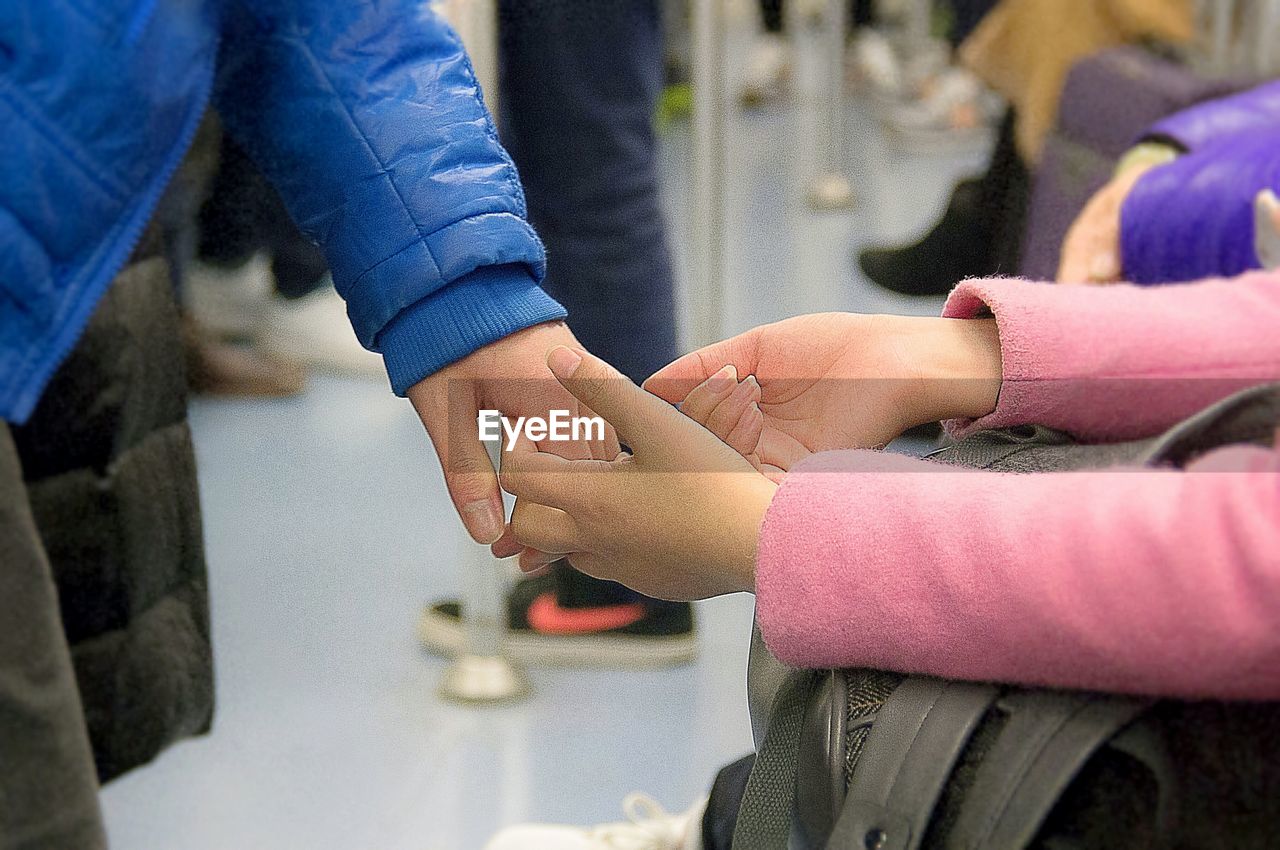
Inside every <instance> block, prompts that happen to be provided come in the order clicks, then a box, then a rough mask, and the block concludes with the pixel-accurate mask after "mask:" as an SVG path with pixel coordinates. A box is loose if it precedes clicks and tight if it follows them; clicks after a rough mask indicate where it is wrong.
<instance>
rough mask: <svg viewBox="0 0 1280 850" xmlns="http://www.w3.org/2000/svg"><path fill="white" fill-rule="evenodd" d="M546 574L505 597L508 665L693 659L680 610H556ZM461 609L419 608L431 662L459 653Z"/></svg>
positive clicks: (685, 612) (674, 606)
mask: <svg viewBox="0 0 1280 850" xmlns="http://www.w3.org/2000/svg"><path fill="white" fill-rule="evenodd" d="M556 587H557V585H556V577H555V575H554V574H548V575H544V576H539V577H538V578H533V579H526V580H524V581H521V582H518V583H517V584H516V585H515V587H514V588H513V589H512V590H511V593H510V595H509V596H508V597H507V624H508V628H509V632H508V634H507V638H506V651H507V654H508V655H509V656H510V657H511V659H512V660H513V661H518V662H521V663H524V664H542V665H555V666H565V667H623V668H652V667H668V666H671V665H674V664H684V663H687V662H689V661H692V660H693V659H694V658H695V657H696V656H697V654H698V642H697V638H696V637H695V635H694V630H693V609H692V607H691V606H690V605H689V603H687V602H663V601H660V600H656V599H645V600H641V601H634V602H624V603H621V604H611V605H574V606H572V607H566V606H562V605H561V604H560V602H559V601H558V594H557V592H556ZM461 612H462V605H461V604H460V603H459V602H457V601H456V600H448V601H445V602H437V603H435V604H434V605H430V606H428V607H427V609H426V610H425V611H423V613H422V618H421V619H420V620H419V621H418V637H419V638H420V639H421V640H422V643H423V644H424V645H425V646H426V647H427V649H429V650H431V651H432V652H434V653H436V654H438V655H449V656H452V655H457V654H459V653H461V652H462V651H463V650H464V648H465V645H466V635H465V631H464V628H463V623H462V616H461Z"/></svg>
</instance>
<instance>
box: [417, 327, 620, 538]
mask: <svg viewBox="0 0 1280 850" xmlns="http://www.w3.org/2000/svg"><path fill="white" fill-rule="evenodd" d="M556 346H567V347H569V348H572V349H575V350H578V351H581V350H582V347H581V346H580V345H579V344H578V341H577V339H575V338H574V336H573V334H572V333H571V332H570V331H569V328H568V327H567V326H565V324H564V323H562V322H548V323H546V324H541V325H535V326H533V327H531V328H525V329H524V330H522V331H518V332H517V333H514V334H511V335H510V336H507V337H503V338H502V339H500V340H498V341H496V342H493V343H490V344H489V345H486V346H485V347H483V348H481V349H478V350H476V351H474V352H472V353H471V354H469V355H468V356H466V357H464V358H463V359H461V360H459V361H457V362H456V363H452V364H450V365H448V366H446V367H445V368H443V369H441V370H440V371H438V372H436V373H435V374H433V375H430V376H429V377H427V378H425V379H424V380H422V381H419V382H418V383H416V384H414V385H413V386H412V387H410V388H409V392H408V396H409V400H410V401H411V402H412V403H413V406H414V409H415V410H416V411H417V412H418V417H419V418H420V419H421V420H422V424H423V425H424V426H426V429H427V433H428V434H429V435H430V436H431V442H432V444H433V445H434V446H435V448H436V454H437V455H439V457H440V464H441V466H442V467H443V469H444V480H445V485H446V486H447V487H448V488H449V496H450V498H451V499H452V500H453V504H454V507H455V508H456V509H457V511H458V515H459V516H460V517H461V518H462V522H463V524H464V525H466V527H467V531H468V533H470V535H471V536H472V537H473V538H474V539H475V540H476V541H477V542H479V543H493V542H494V541H496V540H497V539H498V538H499V537H500V536H501V535H502V532H503V525H504V521H503V517H504V515H503V506H502V493H501V492H500V491H499V489H498V478H497V475H496V473H495V472H494V469H493V464H492V463H491V462H490V460H489V454H488V452H487V450H486V449H485V447H484V444H483V443H482V442H481V441H480V435H479V428H478V424H477V417H478V416H479V412H480V411H481V410H482V409H492V410H500V411H501V412H502V413H503V414H504V415H506V416H510V417H517V416H546V415H547V414H548V412H549V411H551V410H566V411H569V414H570V415H572V416H579V415H586V416H589V415H591V412H590V411H587V410H583V409H582V405H580V404H579V403H578V400H577V399H576V398H574V397H573V396H572V395H571V394H570V393H569V392H568V391H567V390H565V389H564V387H562V386H561V385H560V384H559V382H557V381H556V380H555V379H554V378H553V377H552V375H551V372H550V371H549V370H548V369H547V365H546V357H547V352H548V351H550V350H551V349H553V348H555V347H556ZM536 447H537V448H539V449H543V450H545V451H549V452H555V453H556V454H561V455H563V456H565V457H569V458H608V459H612V458H614V457H615V456H617V454H618V441H617V437H616V436H615V435H614V433H613V432H612V430H607V431H606V433H605V439H604V440H603V441H599V440H594V441H589V442H583V441H579V442H552V441H545V442H539V443H537V444H536Z"/></svg>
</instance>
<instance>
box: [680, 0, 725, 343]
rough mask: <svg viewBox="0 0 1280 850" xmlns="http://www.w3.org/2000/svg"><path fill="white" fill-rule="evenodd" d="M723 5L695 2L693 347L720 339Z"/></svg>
mask: <svg viewBox="0 0 1280 850" xmlns="http://www.w3.org/2000/svg"><path fill="white" fill-rule="evenodd" d="M726 88H727V87H726V84H725V9H724V0H693V205H692V206H693V228H692V230H693V235H694V239H693V251H692V256H691V263H690V266H691V268H692V271H693V277H692V280H690V282H689V291H690V293H691V295H692V299H691V300H692V304H691V307H692V309H693V321H692V322H691V323H690V324H691V335H692V337H693V339H692V340H691V342H692V343H693V344H694V345H699V346H701V345H707V344H709V343H712V342H715V341H717V340H719V339H720V337H721V335H722V334H721V329H722V326H723V321H724V289H725V174H724V149H725V136H726V134H725V123H726V114H725V113H726V110H727V106H728V96H727V93H726Z"/></svg>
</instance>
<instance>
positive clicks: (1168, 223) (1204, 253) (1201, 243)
mask: <svg viewBox="0 0 1280 850" xmlns="http://www.w3.org/2000/svg"><path fill="white" fill-rule="evenodd" d="M1145 138H1147V139H1154V140H1160V141H1164V142H1168V143H1171V144H1173V145H1175V146H1177V147H1178V148H1180V149H1181V150H1183V151H1184V152H1185V153H1184V154H1183V155H1182V156H1180V157H1179V158H1178V159H1176V160H1174V161H1173V162H1171V163H1169V164H1167V165H1162V166H1160V167H1159V168H1154V169H1152V170H1151V171H1148V172H1147V173H1146V174H1144V175H1142V177H1141V178H1140V179H1139V180H1138V182H1137V184H1135V185H1134V187H1133V190H1132V191H1131V192H1130V193H1129V196H1128V197H1127V198H1125V201H1124V205H1123V207H1122V209H1121V215H1120V249H1121V254H1122V262H1123V265H1124V270H1125V275H1126V277H1128V279H1129V280H1131V281H1133V282H1134V283H1143V284H1154V283H1171V282H1177V281H1189V280H1200V279H1202V278H1206V277H1216V276H1232V275H1238V274H1241V273H1243V272H1245V271H1248V270H1249V269H1256V268H1258V267H1259V266H1260V263H1259V260H1258V256H1257V253H1256V251H1255V250H1254V242H1255V239H1254V237H1255V231H1254V218H1253V200H1254V198H1255V197H1256V196H1257V194H1258V192H1260V191H1261V190H1263V189H1272V190H1275V191H1280V82H1270V83H1266V84H1263V85H1260V86H1258V87H1256V88H1253V89H1250V90H1249V91H1246V92H1243V93H1241V94H1237V95H1234V96H1232V97H1226V98H1222V99H1220V100H1212V101H1208V102H1206V103H1202V104H1200V105H1198V106H1193V107H1191V108H1190V109H1187V110H1184V111H1182V112H1179V113H1177V114H1176V115H1173V116H1171V117H1169V118H1166V119H1165V120H1163V121H1161V122H1160V123H1158V124H1156V125H1155V126H1154V127H1152V128H1151V129H1150V130H1149V131H1148V132H1147V134H1146V136H1145Z"/></svg>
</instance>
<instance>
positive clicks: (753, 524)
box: [730, 475, 778, 593]
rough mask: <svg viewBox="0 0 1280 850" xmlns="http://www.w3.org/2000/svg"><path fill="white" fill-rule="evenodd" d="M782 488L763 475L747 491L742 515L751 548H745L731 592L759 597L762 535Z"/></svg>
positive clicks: (734, 572)
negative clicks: (758, 585)
mask: <svg viewBox="0 0 1280 850" xmlns="http://www.w3.org/2000/svg"><path fill="white" fill-rule="evenodd" d="M777 491H778V485H777V484H775V483H773V482H772V481H770V480H769V479H768V478H765V477H764V476H763V475H752V476H751V477H750V478H749V480H748V483H747V485H746V486H745V487H744V492H743V494H742V496H743V498H742V499H741V501H740V502H739V504H740V506H741V508H742V509H741V510H740V511H739V515H740V516H741V517H742V519H743V536H744V539H745V540H746V541H747V542H748V545H747V546H745V547H743V556H742V557H740V558H738V559H737V563H735V564H734V565H733V567H732V576H731V577H730V580H731V582H732V588H731V589H730V592H738V591H741V592H744V593H755V590H756V553H757V552H758V550H759V546H760V532H761V530H762V528H763V527H764V518H765V514H767V513H768V512H769V505H770V504H771V503H772V502H773V497H774V494H775V493H777Z"/></svg>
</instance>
